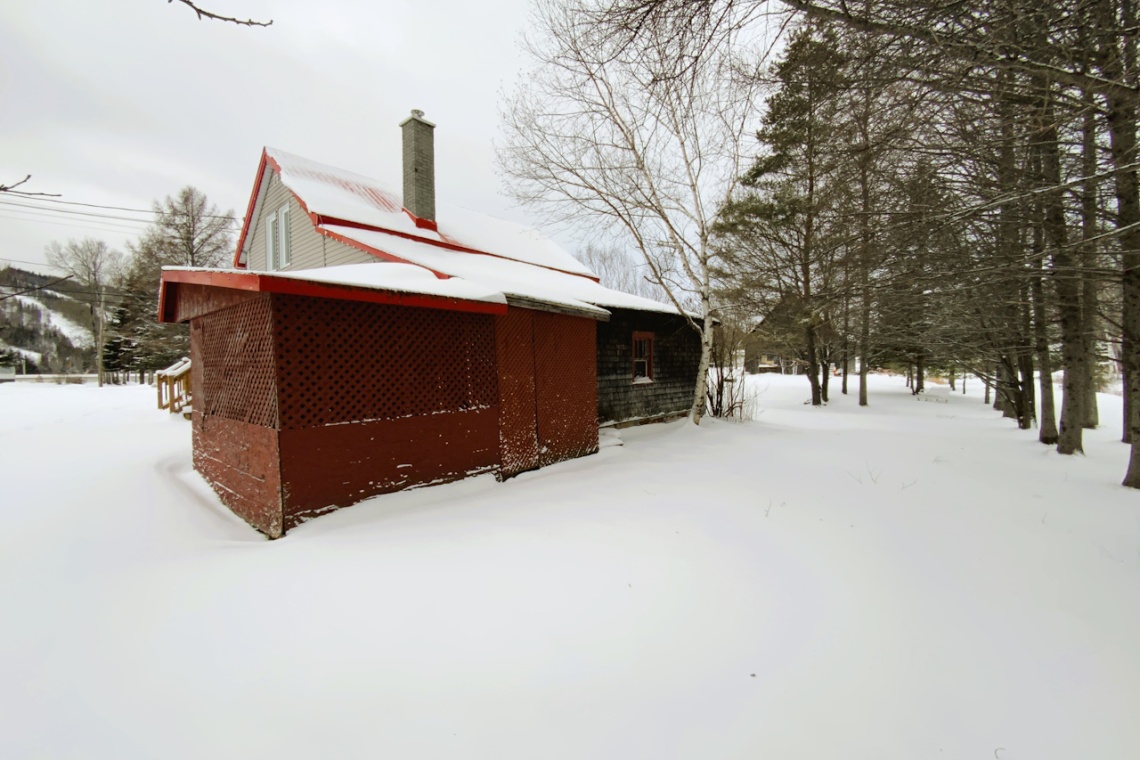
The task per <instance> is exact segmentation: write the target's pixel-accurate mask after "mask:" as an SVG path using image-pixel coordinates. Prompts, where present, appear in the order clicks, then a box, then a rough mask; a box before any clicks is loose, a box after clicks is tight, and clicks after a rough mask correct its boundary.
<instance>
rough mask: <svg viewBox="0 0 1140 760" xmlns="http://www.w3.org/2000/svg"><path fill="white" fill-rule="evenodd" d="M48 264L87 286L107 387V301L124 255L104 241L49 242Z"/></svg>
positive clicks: (99, 362) (98, 364) (100, 370)
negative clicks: (104, 359) (104, 358)
mask: <svg viewBox="0 0 1140 760" xmlns="http://www.w3.org/2000/svg"><path fill="white" fill-rule="evenodd" d="M46 254H47V260H48V263H49V264H51V265H52V266H55V267H58V268H60V269H62V270H63V271H65V272H67V273H68V274H69V275H71V276H72V277H74V278H75V280H76V281H77V282H78V283H79V284H81V285H83V286H84V288H85V290H86V292H87V293H89V294H90V298H91V301H90V303H89V306H90V308H91V337H92V338H93V339H94V341H95V367H96V372H97V373H98V376H99V387H100V388H102V387H103V332H104V328H105V326H106V323H107V306H108V304H107V300H108V296H109V293H108V291H109V290H110V289H111V286H112V285H113V284H114V283H115V281H116V279H117V278H118V277H119V275H120V271H121V268H122V258H123V257H122V255H121V254H120V253H119V252H118V251H113V250H111V249H110V248H108V247H107V244H106V243H104V242H103V241H102V240H95V239H94V238H84V239H83V240H68V241H67V244H66V245H60V244H59V243H57V242H52V243H49V244H48V246H47V250H46Z"/></svg>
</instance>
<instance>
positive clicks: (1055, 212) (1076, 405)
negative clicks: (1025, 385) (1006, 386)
mask: <svg viewBox="0 0 1140 760" xmlns="http://www.w3.org/2000/svg"><path fill="white" fill-rule="evenodd" d="M1039 125H1040V131H1039V135H1040V142H1039V143H1038V150H1039V151H1040V155H1041V170H1042V175H1043V176H1042V178H1041V179H1042V181H1043V183H1044V186H1045V187H1049V188H1055V189H1053V190H1050V191H1049V192H1047V193H1045V194H1044V195H1043V196H1042V203H1043V209H1044V214H1043V218H1044V224H1045V235H1046V237H1047V238H1048V242H1049V245H1050V247H1051V248H1052V251H1053V255H1052V259H1053V267H1052V271H1051V273H1050V276H1051V277H1052V279H1053V285H1054V290H1055V291H1056V293H1057V311H1058V313H1059V315H1060V317H1061V365H1062V367H1064V371H1065V379H1064V384H1063V386H1062V387H1063V393H1062V396H1061V432H1060V436H1059V438H1058V439H1057V451H1058V453H1061V454H1076V453H1078V452H1079V453H1084V448H1083V442H1082V430H1083V427H1082V426H1083V423H1084V419H1085V413H1084V400H1085V389H1084V385H1083V382H1082V381H1083V380H1084V378H1085V373H1086V369H1085V364H1086V363H1087V358H1088V357H1087V356H1086V355H1085V341H1084V335H1083V330H1082V329H1081V328H1082V325H1081V294H1080V289H1079V287H1078V280H1079V272H1078V270H1077V268H1076V267H1075V262H1074V260H1073V255H1072V253H1071V252H1070V250H1069V247H1068V239H1067V234H1066V228H1065V224H1066V223H1065V207H1064V203H1063V198H1062V195H1061V194H1062V193H1063V192H1064V191H1063V190H1062V189H1061V156H1060V146H1059V142H1058V130H1057V120H1056V118H1055V114H1054V111H1053V92H1052V87H1051V85H1048V89H1047V90H1046V94H1045V101H1044V103H1043V104H1042V107H1041V109H1040V116H1039Z"/></svg>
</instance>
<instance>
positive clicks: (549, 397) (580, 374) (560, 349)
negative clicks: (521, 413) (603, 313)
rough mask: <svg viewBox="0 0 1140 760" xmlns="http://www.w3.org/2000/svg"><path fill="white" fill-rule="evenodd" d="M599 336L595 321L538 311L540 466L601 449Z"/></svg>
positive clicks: (536, 373)
mask: <svg viewBox="0 0 1140 760" xmlns="http://www.w3.org/2000/svg"><path fill="white" fill-rule="evenodd" d="M595 336H596V327H595V324H594V321H593V320H592V319H584V318H582V317H569V316H565V315H562V314H549V313H546V312H535V313H534V376H535V382H536V386H537V387H536V394H535V395H536V398H537V404H536V408H537V414H538V440H539V466H540V467H545V466H546V465H548V464H553V463H554V462H561V461H563V460H564V459H573V458H574V457H581V456H585V455H586V454H593V453H594V452H596V451H597V450H598V379H597V374H596V373H597V369H596V368H597V354H596V343H595V341H596V337H595Z"/></svg>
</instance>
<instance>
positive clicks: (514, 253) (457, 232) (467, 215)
mask: <svg viewBox="0 0 1140 760" xmlns="http://www.w3.org/2000/svg"><path fill="white" fill-rule="evenodd" d="M265 153H266V155H267V156H268V157H269V158H270V159H271V161H272V162H273V163H274V164H276V166H277V167H278V170H279V173H280V177H281V181H282V182H283V183H284V184H285V186H286V187H288V188H289V189H290V190H292V191H293V193H295V194H296V195H297V197H298V198H299V199H300V200H301V202H302V203H304V205H305V207H306V208H307V209H308V210H309V212H310V213H313V214H317V215H320V216H328V217H334V218H336V219H341V220H344V221H348V222H355V223H357V224H364V225H368V226H369V227H378V228H381V229H385V230H392V231H394V232H399V233H402V234H405V235H413V236H415V237H418V238H422V239H424V240H431V241H436V242H445V243H451V244H453V245H459V246H461V247H463V248H469V249H472V250H476V251H483V252H485V253H492V254H495V255H496V256H502V257H505V258H508V259H513V260H515V261H522V262H525V263H527V264H536V265H538V266H543V267H550V268H552V269H558V270H561V271H563V272H571V273H573V274H579V275H584V276H587V277H594V276H595V275H594V273H593V272H591V271H590V269H589V268H588V267H586V266H585V265H583V264H582V263H581V262H579V261H578V260H577V259H575V258H574V257H573V256H571V255H570V254H569V253H567V252H566V251H564V250H563V249H562V248H561V247H560V246H559V245H558V244H557V243H555V242H554V241H552V240H550V239H549V238H547V237H545V236H543V235H542V234H540V233H539V232H538V231H536V230H533V229H529V228H527V227H524V226H523V225H520V224H516V223H514V222H509V221H507V220H505V219H498V218H496V217H493V216H488V215H486V214H481V213H478V212H475V211H470V210H468V209H465V208H462V207H460V206H453V205H451V204H448V203H441V202H438V200H437V203H436V217H437V219H436V222H437V225H436V226H437V228H438V230H439V231H438V232H437V231H435V230H432V229H428V228H424V227H418V226H416V223H415V220H414V219H413V217H412V216H411V215H410V214H409V213H408V212H406V211H404V209H403V204H402V201H401V194H400V193H399V192H396V191H395V190H394V189H393V188H392V187H390V186H389V185H386V184H384V183H382V182H379V181H378V180H375V179H372V178H371V177H366V176H364V175H362V174H356V173H355V172H350V171H347V170H345V169H338V168H337V167H335V166H329V165H328V164H322V163H319V162H317V161H312V160H310V159H307V158H303V157H301V156H297V155H294V154H292V153H287V152H286V151H283V150H278V149H276V148H266V149H265Z"/></svg>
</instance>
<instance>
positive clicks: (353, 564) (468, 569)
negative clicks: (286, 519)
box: [0, 376, 1140, 760]
mask: <svg viewBox="0 0 1140 760" xmlns="http://www.w3.org/2000/svg"><path fill="white" fill-rule="evenodd" d="M753 381H754V382H753V385H752V387H753V389H754V390H755V391H756V392H757V393H758V401H757V403H758V410H757V417H756V421H755V422H752V423H748V424H741V425H733V424H728V423H718V422H716V421H710V422H709V423H708V424H706V425H702V426H701V427H700V428H699V429H698V428H693V427H692V426H689V425H687V424H685V423H675V424H669V425H656V426H647V427H644V428H639V429H631V430H626V431H623V432H622V437H623V438H624V441H625V445H624V446H621V447H608V448H605V449H604V450H603V451H602V452H601V453H600V454H598V455H597V456H592V457H587V458H585V459H581V460H577V461H574V462H568V463H564V464H561V465H558V466H555V467H551V468H548V469H546V470H542V471H539V472H535V473H530V474H527V475H524V476H522V477H519V478H517V479H514V480H512V481H509V482H507V483H502V484H500V483H496V482H495V481H494V480H493V479H492V478H490V477H484V478H479V479H475V480H472V481H467V482H464V483H459V484H453V485H449V486H441V487H436V488H430V489H424V490H420V491H414V492H406V493H402V494H396V495H392V496H385V497H381V498H378V499H374V500H372V501H370V502H368V503H365V504H362V505H358V506H356V507H353V508H351V509H347V510H342V511H340V512H337V513H334V514H332V515H329V516H326V517H322V518H320V519H318V520H315V521H313V522H311V523H308V524H306V525H303V526H301V527H300V528H297V529H295V530H293V531H291V532H290V533H289V535H288V536H286V537H285V538H284V539H282V540H280V541H275V542H269V541H266V540H265V539H263V538H262V537H261V536H259V535H258V534H256V533H254V532H253V531H252V530H251V529H249V528H247V527H246V526H245V525H244V523H241V522H240V521H238V520H237V519H236V518H234V517H232V516H231V515H230V514H229V513H227V512H226V511H225V510H224V509H223V508H222V507H220V505H219V504H218V502H217V501H216V499H215V498H214V497H213V495H212V494H211V492H210V491H209V489H208V488H206V486H205V485H204V484H203V483H202V481H201V480H200V479H199V478H198V477H197V476H196V475H195V474H194V473H193V472H192V470H191V469H190V459H189V445H190V426H189V424H188V423H186V422H185V421H183V420H181V419H177V418H172V417H170V416H169V415H166V414H164V413H160V412H158V411H156V410H155V409H154V401H153V393H152V390H151V389H150V388H145V387H143V388H139V387H126V388H121V387H118V388H116V387H112V388H106V389H103V390H100V389H98V388H95V387H92V386H69V385H63V386H56V385H50V384H44V385H37V384H27V385H24V384H6V385H0V479H2V483H3V496H2V497H0V615H2V624H0V758H41V757H42V758H113V759H114V760H124V759H127V758H144V757H145V758H163V759H164V760H167V759H171V758H251V757H253V758H494V759H496V760H498V759H499V758H528V759H529V758H623V759H624V758H702V759H703V758H828V759H831V758H900V759H902V758H906V759H908V760H910V759H913V758H980V759H988V758H995V757H996V758H1001V759H1002V760H1016V759H1018V758H1033V759H1034V760H1042V759H1043V758H1097V759H1098V760H1105V759H1108V758H1136V757H1140V717H1138V716H1140V493H1136V492H1133V491H1128V490H1125V489H1123V488H1121V487H1119V486H1118V482H1119V480H1120V478H1121V477H1122V476H1123V474H1124V469H1125V464H1126V457H1127V449H1126V447H1125V446H1123V445H1122V444H1120V443H1118V442H1117V440H1118V439H1119V432H1120V429H1119V419H1120V399H1119V398H1116V397H1111V396H1102V397H1101V403H1102V407H1101V419H1102V420H1105V421H1106V423H1107V424H1106V426H1105V427H1104V428H1103V429H1101V430H1098V431H1095V432H1092V433H1090V434H1089V435H1088V436H1087V439H1086V440H1087V445H1086V450H1087V451H1088V456H1087V457H1076V458H1062V457H1059V456H1058V455H1056V454H1055V453H1054V452H1053V451H1051V450H1050V449H1048V448H1046V447H1043V446H1040V445H1039V444H1037V443H1036V441H1035V435H1034V434H1033V433H1026V432H1019V431H1018V430H1016V429H1015V428H1014V426H1013V425H1012V424H1011V423H1010V422H1009V421H1006V420H1002V419H1000V417H999V416H998V415H997V414H996V413H995V412H993V411H992V410H991V409H988V408H987V407H985V406H984V405H983V404H982V403H981V401H980V399H979V397H978V396H977V395H975V394H974V393H973V391H975V390H978V391H980V384H978V383H977V382H976V381H973V385H972V387H971V394H970V395H969V396H965V397H963V396H961V395H958V394H946V393H945V392H944V391H941V392H937V391H936V392H935V393H932V395H935V396H941V398H942V400H944V401H945V403H920V402H918V401H915V400H914V399H913V398H911V397H910V396H909V394H908V393H907V391H906V390H905V388H903V387H902V381H901V380H899V379H897V378H887V377H880V378H874V381H875V382H874V386H873V393H872V397H871V402H872V407H871V408H869V409H863V410H861V409H859V408H858V407H857V406H856V405H855V404H854V401H853V400H852V399H847V398H840V399H838V400H837V401H834V402H833V403H832V405H831V406H829V407H827V408H825V409H812V408H811V407H809V406H804V405H803V404H802V401H803V400H804V399H805V398H806V396H807V384H806V382H805V381H804V380H803V379H802V378H783V377H778V376H768V377H761V378H754V379H753ZM836 390H837V389H836Z"/></svg>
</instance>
